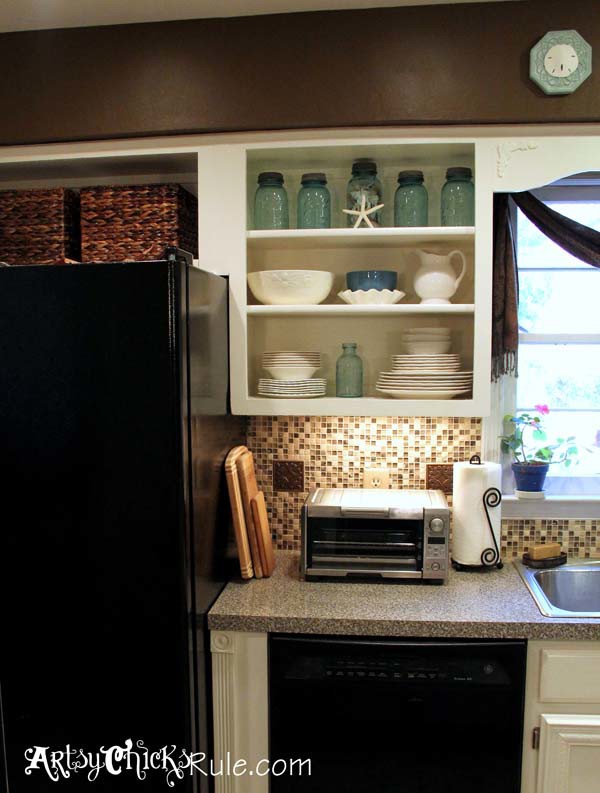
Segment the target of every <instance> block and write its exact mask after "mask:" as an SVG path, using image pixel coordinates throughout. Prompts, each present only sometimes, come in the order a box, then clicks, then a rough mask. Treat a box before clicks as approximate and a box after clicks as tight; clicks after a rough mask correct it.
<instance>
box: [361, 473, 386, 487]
mask: <svg viewBox="0 0 600 793" xmlns="http://www.w3.org/2000/svg"><path fill="white" fill-rule="evenodd" d="M389 486H390V472H389V471H388V469H387V468H365V470H364V471H363V487H372V488H380V489H383V488H386V487H389Z"/></svg>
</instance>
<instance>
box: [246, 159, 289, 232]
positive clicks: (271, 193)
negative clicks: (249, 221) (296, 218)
mask: <svg viewBox="0 0 600 793" xmlns="http://www.w3.org/2000/svg"><path fill="white" fill-rule="evenodd" d="M289 227H290V220H289V210H288V197H287V193H286V190H285V187H284V186H283V174H281V173H278V172H276V171H265V172H264V173H260V174H259V175H258V188H257V190H256V195H255V196H254V228H255V229H288V228H289Z"/></svg>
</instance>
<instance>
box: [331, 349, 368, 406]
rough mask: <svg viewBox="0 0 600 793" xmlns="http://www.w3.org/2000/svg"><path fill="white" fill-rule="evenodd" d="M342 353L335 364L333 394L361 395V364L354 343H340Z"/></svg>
mask: <svg viewBox="0 0 600 793" xmlns="http://www.w3.org/2000/svg"><path fill="white" fill-rule="evenodd" d="M342 349H343V353H342V354H341V355H340V357H339V358H338V359H337V363H336V366H335V395H336V396H338V397H361V396H362V395H363V365H362V361H361V359H360V358H359V357H358V355H357V354H356V344H355V343H354V342H348V343H346V344H342Z"/></svg>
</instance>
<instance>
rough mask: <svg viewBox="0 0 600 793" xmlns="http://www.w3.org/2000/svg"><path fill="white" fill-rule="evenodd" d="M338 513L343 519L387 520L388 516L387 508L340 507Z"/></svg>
mask: <svg viewBox="0 0 600 793" xmlns="http://www.w3.org/2000/svg"><path fill="white" fill-rule="evenodd" d="M340 512H341V514H342V515H343V516H344V517H345V518H387V517H389V514H390V510H389V507H369V508H368V509H360V507H341V509H340Z"/></svg>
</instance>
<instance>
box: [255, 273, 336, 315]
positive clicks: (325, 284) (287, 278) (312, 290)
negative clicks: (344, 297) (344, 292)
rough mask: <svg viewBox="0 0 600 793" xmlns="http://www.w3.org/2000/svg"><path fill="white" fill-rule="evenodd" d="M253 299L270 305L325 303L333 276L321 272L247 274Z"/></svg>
mask: <svg viewBox="0 0 600 793" xmlns="http://www.w3.org/2000/svg"><path fill="white" fill-rule="evenodd" d="M248 286H249V287H250V291H251V292H252V294H253V295H254V297H255V298H256V299H257V300H259V301H260V302H261V303H264V304H265V305H267V306H306V305H314V304H316V303H322V302H323V300H325V298H326V297H327V295H328V294H329V293H330V292H331V287H332V286H333V273H328V272H323V271H321V270H261V271H260V272H258V273H249V274H248Z"/></svg>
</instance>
